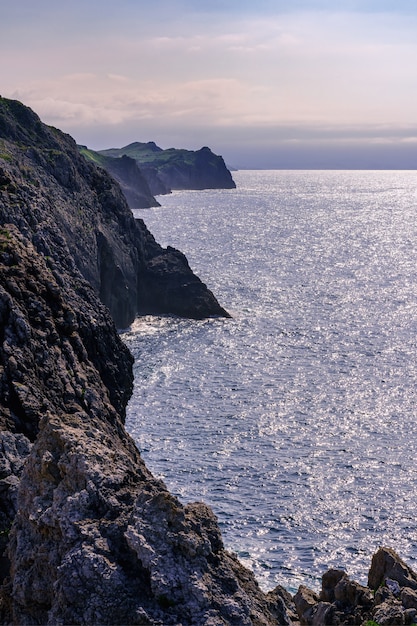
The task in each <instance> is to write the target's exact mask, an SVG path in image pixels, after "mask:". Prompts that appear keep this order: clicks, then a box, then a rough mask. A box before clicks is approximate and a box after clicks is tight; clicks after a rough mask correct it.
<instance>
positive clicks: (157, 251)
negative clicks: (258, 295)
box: [0, 99, 286, 626]
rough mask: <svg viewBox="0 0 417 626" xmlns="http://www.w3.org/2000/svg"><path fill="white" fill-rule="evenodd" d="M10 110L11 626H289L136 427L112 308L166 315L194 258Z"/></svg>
mask: <svg viewBox="0 0 417 626" xmlns="http://www.w3.org/2000/svg"><path fill="white" fill-rule="evenodd" d="M0 112H1V114H0V136H1V138H2V139H1V141H0V159H1V166H0V167H1V169H0V219H1V226H0V333H1V342H0V430H1V434H0V548H1V551H2V556H1V559H0V585H1V586H0V621H1V623H2V624H13V625H19V626H24V625H26V624H27V625H29V624H43V625H48V626H52V625H53V626H56V624H85V625H87V624H88V625H90V626H91V625H98V624H100V625H107V624H109V625H110V624H120V625H122V624H154V625H155V626H156V625H157V624H159V625H161V624H164V625H165V624H166V625H169V624H173V625H174V624H180V623H181V624H184V625H186V624H190V625H195V626H203V625H207V626H214V625H216V626H217V625H221V624H239V625H244V624H248V625H249V624H259V625H268V624H277V623H282V621H281V618H282V616H284V617H285V608H284V605H283V603H282V600H281V599H280V598H274V600H268V599H267V597H266V596H265V595H264V594H263V593H262V592H261V591H260V590H259V588H258V586H257V584H256V582H255V580H254V578H253V576H252V574H251V573H250V572H248V571H247V570H245V569H244V568H243V567H242V566H241V565H240V564H239V563H238V562H237V560H236V559H235V558H234V557H233V556H231V555H230V554H228V553H227V552H226V551H225V550H224V548H223V545H222V540H221V536H220V531H219V528H218V526H217V522H216V519H215V517H214V515H213V513H212V512H211V511H210V509H208V508H207V507H206V506H204V505H203V504H201V503H199V504H197V503H194V504H189V505H187V506H183V505H182V504H181V503H180V502H179V501H178V500H176V499H175V498H174V497H173V496H171V495H170V493H169V492H168V491H167V489H166V487H165V485H164V484H163V483H162V482H161V481H158V480H156V479H155V478H154V477H153V476H152V475H151V474H150V473H149V471H148V470H147V469H146V467H145V465H144V463H143V461H142V459H141V458H140V455H139V452H138V450H137V448H136V447H135V445H134V443H133V441H132V439H131V438H130V437H129V435H128V434H127V433H126V432H125V429H124V425H123V422H124V416H125V407H126V404H127V402H128V399H129V397H130V395H131V390H132V384H133V375H132V357H131V355H130V353H129V351H128V350H127V348H126V347H125V346H124V344H123V343H122V341H121V339H120V337H119V335H118V333H117V332H116V327H115V325H114V323H113V320H112V318H111V316H110V313H109V310H108V308H107V307H106V306H105V304H103V301H106V300H110V303H112V298H114V297H116V295H117V296H118V297H119V298H122V297H123V296H124V297H126V298H128V299H129V290H130V289H131V290H133V291H134V290H135V289H136V292H137V293H136V292H135V294H136V295H135V298H136V297H137V298H138V299H139V301H143V300H145V301H146V302H147V303H151V304H152V306H155V307H159V306H165V305H166V304H167V303H163V294H164V293H166V292H167V291H170V290H173V292H174V297H173V298H172V299H171V298H169V302H170V303H171V302H172V301H173V300H175V297H177V296H175V294H177V295H178V293H180V292H181V290H182V289H183V285H182V284H180V285H179V284H177V283H176V281H177V278H178V273H180V274H182V275H183V276H184V274H183V268H184V267H186V265H187V264H186V261H185V260H184V258H183V257H182V255H181V254H180V253H178V252H176V251H173V250H168V251H163V250H161V248H160V247H159V246H158V244H156V242H155V241H154V239H153V238H152V236H151V235H150V233H148V232H147V231H146V229H145V227H144V226H143V224H141V223H139V225H137V224H136V223H135V220H133V218H132V217H131V212H130V211H129V209H128V208H127V206H126V203H125V202H124V200H123V198H122V196H121V192H120V189H119V188H118V187H117V186H115V184H114V183H113V181H112V180H111V179H110V178H109V177H108V176H107V175H106V174H104V173H103V172H102V171H98V170H97V169H96V168H95V167H94V166H93V165H90V164H88V163H87V162H86V161H85V160H84V159H83V158H82V157H81V156H80V155H79V154H78V151H77V149H76V146H75V144H74V142H73V141H72V140H71V139H70V138H69V137H66V136H64V135H63V134H62V133H60V132H59V131H57V130H54V129H51V128H48V127H46V126H44V125H43V124H42V123H41V122H40V120H39V118H37V116H36V115H35V114H34V113H33V112H32V111H30V110H29V109H27V108H25V107H24V106H23V105H21V104H20V103H17V102H13V101H5V100H4V99H2V100H1V101H0ZM158 259H159V261H160V262H159V261H158ZM160 263H161V264H162V267H160ZM165 263H166V265H167V268H166V269H169V273H170V275H171V277H173V278H172V280H169V279H168V280H167V277H166V272H165V270H164V267H163V266H164V264H165ZM148 266H151V267H150V268H149V267H148ZM188 272H189V270H188ZM189 273H190V272H189ZM159 275H160V276H162V278H163V281H165V282H164V284H163V285H162V283H161V285H162V286H161V287H160V289H158V287H157V286H156V285H153V286H152V290H153V292H152V293H151V294H149V293H148V291H149V284H148V283H153V282H154V281H153V280H152V278H151V277H152V276H154V277H155V281H158V276H159ZM185 276H188V273H186V274H185ZM144 278H145V279H146V280H145V284H142V280H143V279H144ZM112 280H113V281H114V282H116V283H121V284H122V285H124V286H125V287H124V291H120V288H119V286H117V287H116V291H114V290H113V288H112V286H111V281H112ZM129 281H131V282H129ZM134 281H136V283H135V284H134ZM138 284H140V286H138ZM193 284H194V285H196V290H197V292H199V290H200V289H201V287H200V283H198V282H194V283H193ZM106 290H108V293H107V292H106ZM185 290H186V291H187V292H188V291H189V289H188V287H185ZM193 290H194V287H192V289H191V291H193ZM138 294H140V295H138ZM156 294H158V297H156ZM200 296H201V292H199V293H196V294H194V292H193V294H192V297H193V298H196V299H197V300H198V299H199V298H200ZM133 302H134V300H133V299H130V300H129V304H128V305H127V308H128V312H129V314H133V313H134V304H133ZM217 306H218V305H217ZM198 307H199V303H198V302H197V309H198ZM115 308H116V312H117V313H118V314H120V312H121V311H122V305H121V304H120V303H118V307H115ZM3 549H5V551H4V552H3ZM277 615H280V617H279V618H277ZM285 619H286V618H285Z"/></svg>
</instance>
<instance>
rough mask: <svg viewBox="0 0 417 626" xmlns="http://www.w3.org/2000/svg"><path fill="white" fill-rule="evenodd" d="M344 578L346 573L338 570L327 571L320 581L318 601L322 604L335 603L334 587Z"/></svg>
mask: <svg viewBox="0 0 417 626" xmlns="http://www.w3.org/2000/svg"><path fill="white" fill-rule="evenodd" d="M344 577H346V572H345V571H344V570H340V569H329V570H328V571H327V572H325V573H324V574H323V576H322V579H321V592H320V600H322V601H323V602H330V603H331V602H334V601H335V593H334V590H335V587H336V585H337V584H338V583H339V581H340V580H341V579H342V578H344Z"/></svg>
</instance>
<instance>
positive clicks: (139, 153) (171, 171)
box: [99, 141, 236, 194]
mask: <svg viewBox="0 0 417 626" xmlns="http://www.w3.org/2000/svg"><path fill="white" fill-rule="evenodd" d="M99 153H100V154H101V155H104V156H108V157H114V158H117V157H121V156H123V155H126V156H129V157H131V158H132V159H135V160H136V162H137V163H138V165H139V167H140V170H141V172H142V173H143V174H144V176H145V178H147V180H148V182H149V183H150V188H151V190H152V189H155V185H156V184H158V185H161V183H162V188H163V187H164V186H165V188H166V189H167V190H170V189H234V188H235V187H236V185H235V183H234V181H233V178H232V175H231V173H230V172H229V170H228V169H227V167H226V165H225V163H224V160H223V158H222V157H221V156H218V155H216V154H213V152H212V151H211V150H210V148H207V147H204V148H201V149H200V150H196V151H194V150H183V149H177V148H169V149H168V150H162V148H160V147H159V146H157V145H156V144H155V143H154V142H153V141H151V142H148V143H141V142H134V143H131V144H129V145H128V146H125V147H124V148H110V149H108V150H100V151H99ZM155 181H157V182H156V183H155ZM152 193H156V194H157V193H166V191H165V192H164V191H152Z"/></svg>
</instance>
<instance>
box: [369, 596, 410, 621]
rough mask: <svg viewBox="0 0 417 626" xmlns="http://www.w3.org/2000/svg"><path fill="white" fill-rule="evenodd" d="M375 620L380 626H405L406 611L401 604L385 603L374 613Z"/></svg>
mask: <svg viewBox="0 0 417 626" xmlns="http://www.w3.org/2000/svg"><path fill="white" fill-rule="evenodd" d="M372 617H373V619H374V621H375V622H377V624H378V626H395V625H396V624H405V616H404V611H403V609H402V607H401V603H400V602H397V601H393V602H383V603H382V604H380V605H378V607H377V609H376V610H375V611H374V613H373V616H372Z"/></svg>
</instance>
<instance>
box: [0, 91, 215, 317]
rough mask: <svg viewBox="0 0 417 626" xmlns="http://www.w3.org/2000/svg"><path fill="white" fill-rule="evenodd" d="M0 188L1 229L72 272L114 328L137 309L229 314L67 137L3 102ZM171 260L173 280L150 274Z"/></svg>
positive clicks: (27, 111)
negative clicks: (15, 232) (6, 227)
mask: <svg viewBox="0 0 417 626" xmlns="http://www.w3.org/2000/svg"><path fill="white" fill-rule="evenodd" d="M0 191H1V202H0V224H4V223H8V222H11V223H14V224H16V225H17V226H18V227H19V229H20V231H21V232H22V233H23V234H24V235H25V236H26V237H27V238H28V239H29V240H30V241H31V242H32V243H33V244H34V245H35V247H36V249H37V250H38V252H40V253H42V254H43V255H45V256H48V257H51V258H52V259H54V260H55V262H57V263H58V265H59V268H66V269H68V270H71V271H75V268H77V269H78V270H79V272H80V273H81V275H82V276H83V277H84V278H85V279H86V280H87V281H88V282H89V283H90V285H91V286H92V287H93V289H94V290H95V291H96V293H97V294H99V296H100V298H101V300H102V302H104V304H106V305H107V306H108V308H109V309H110V312H111V314H112V316H113V318H114V320H115V322H116V324H117V325H118V326H119V327H125V326H127V325H129V324H130V323H131V321H132V320H133V319H134V317H135V315H136V314H137V313H138V312H139V313H146V312H158V313H173V314H178V315H183V316H187V317H192V318H204V317H209V316H215V315H220V316H227V313H226V311H224V309H222V307H220V305H219V304H218V302H217V300H216V299H215V297H214V296H213V294H212V293H211V292H210V291H209V290H208V289H207V287H206V286H205V285H204V284H203V283H202V282H201V281H200V280H199V279H198V278H197V277H196V276H195V275H194V274H193V273H192V271H191V270H190V268H189V266H188V263H187V262H186V260H185V257H184V256H183V255H181V254H180V253H179V252H177V251H175V250H173V249H169V250H164V249H163V248H161V246H159V245H158V244H157V243H156V241H155V240H154V238H153V237H152V235H151V234H150V233H149V231H148V230H147V229H146V226H145V224H144V223H143V221H141V220H136V221H135V219H134V218H133V216H132V212H131V211H130V210H129V208H128V206H127V203H126V200H125V198H124V196H123V194H122V191H121V189H120V187H119V186H118V185H117V184H116V183H115V182H114V179H113V178H111V177H110V176H109V175H108V174H107V173H106V172H105V171H104V170H103V169H101V168H97V167H96V166H95V165H94V164H92V163H89V162H87V161H86V160H85V159H84V158H83V157H82V156H81V155H80V154H79V151H78V149H77V146H76V144H75V142H74V141H73V139H72V138H71V137H69V136H68V135H64V134H63V133H62V132H60V131H58V130H57V129H54V128H51V127H48V126H46V125H44V124H42V122H41V121H40V120H39V118H38V116H37V115H36V114H35V113H33V111H31V110H30V109H28V108H26V107H24V106H23V105H22V104H21V103H19V102H17V101H12V100H6V99H4V98H1V99H0ZM173 258H175V271H172V277H173V278H174V277H175V281H171V282H167V281H166V280H160V279H161V278H165V277H162V276H161V275H160V274H157V273H155V265H160V264H164V263H167V264H169V265H170V267H171V269H172V263H171V259H173ZM158 280H160V282H159V286H158V284H157V281H158ZM174 283H175V286H174ZM149 284H152V289H151V290H149V289H148V288H147V286H148V285H149Z"/></svg>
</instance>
